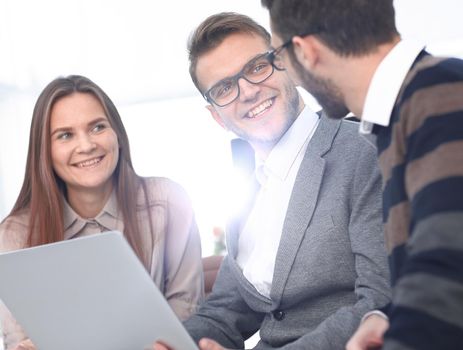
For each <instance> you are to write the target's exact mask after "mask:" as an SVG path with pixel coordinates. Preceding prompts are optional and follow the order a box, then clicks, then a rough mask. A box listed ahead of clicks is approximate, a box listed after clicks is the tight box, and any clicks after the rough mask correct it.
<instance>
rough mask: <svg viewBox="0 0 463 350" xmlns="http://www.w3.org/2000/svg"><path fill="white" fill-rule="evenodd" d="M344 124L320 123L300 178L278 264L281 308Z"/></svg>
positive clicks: (274, 294) (276, 297)
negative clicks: (327, 161) (328, 159)
mask: <svg viewBox="0 0 463 350" xmlns="http://www.w3.org/2000/svg"><path fill="white" fill-rule="evenodd" d="M340 124H341V122H340V121H338V120H330V119H328V118H327V117H322V118H321V119H320V124H319V125H318V127H317V130H316V131H315V133H314V135H313V137H312V139H311V140H310V142H309V145H308V147H307V150H306V153H305V156H304V159H303V160H302V163H301V166H300V168H299V172H298V174H297V176H296V180H295V183H294V187H293V191H292V194H291V198H290V200H289V205H288V210H287V213H286V218H285V222H284V224H283V232H282V235H281V240H280V245H279V247H278V253H277V256H276V260H275V271H274V275H273V282H272V290H271V292H270V297H271V299H272V301H273V302H274V305H275V307H277V306H278V305H279V302H280V300H281V296H282V294H283V290H284V287H285V285H286V281H287V279H288V276H289V273H290V271H291V268H292V266H293V263H294V260H295V258H296V255H297V253H298V249H299V246H300V244H301V242H302V239H303V238H304V235H305V232H306V230H307V227H308V226H309V224H310V221H311V219H312V215H313V212H314V209H315V206H316V205H317V200H318V194H319V191H320V187H321V184H322V181H323V173H324V170H325V160H324V159H323V156H324V155H325V154H326V153H327V152H328V151H329V150H330V148H331V145H332V143H333V140H334V137H335V135H336V133H337V131H338V129H339V126H340Z"/></svg>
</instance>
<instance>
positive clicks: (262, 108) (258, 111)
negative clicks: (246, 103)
mask: <svg viewBox="0 0 463 350" xmlns="http://www.w3.org/2000/svg"><path fill="white" fill-rule="evenodd" d="M272 104H273V101H272V100H267V101H265V102H263V103H262V104H260V105H259V106H257V107H256V108H254V109H252V110H251V111H249V113H248V118H255V117H256V116H257V115H259V114H261V113H262V112H263V111H265V110H266V109H267V108H269V107H270V106H271V105H272Z"/></svg>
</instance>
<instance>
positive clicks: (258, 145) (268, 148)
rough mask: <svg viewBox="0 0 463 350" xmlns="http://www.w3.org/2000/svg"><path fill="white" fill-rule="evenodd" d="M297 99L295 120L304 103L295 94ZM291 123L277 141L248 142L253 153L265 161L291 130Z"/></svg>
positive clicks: (298, 95) (299, 96) (300, 97)
mask: <svg viewBox="0 0 463 350" xmlns="http://www.w3.org/2000/svg"><path fill="white" fill-rule="evenodd" d="M297 98H298V99H297V107H296V108H295V109H294V111H295V112H296V114H297V118H299V116H300V115H301V113H302V111H303V109H304V107H305V103H304V100H303V99H302V96H301V95H300V94H299V93H298V94H297ZM293 123H294V122H293ZM293 123H292V124H291V125H290V126H289V127H288V129H287V130H286V131H285V132H284V134H283V135H281V136H280V138H279V139H278V140H272V141H268V142H265V141H261V142H259V141H248V142H249V143H250V144H251V146H252V148H253V149H254V152H255V154H256V155H257V157H258V158H260V159H262V160H264V161H265V160H266V159H267V157H268V156H269V154H270V152H272V150H273V148H274V147H275V146H276V145H277V143H278V142H280V140H281V138H282V137H283V136H284V135H285V134H286V132H287V131H288V130H289V129H290V128H291V126H292V125H293Z"/></svg>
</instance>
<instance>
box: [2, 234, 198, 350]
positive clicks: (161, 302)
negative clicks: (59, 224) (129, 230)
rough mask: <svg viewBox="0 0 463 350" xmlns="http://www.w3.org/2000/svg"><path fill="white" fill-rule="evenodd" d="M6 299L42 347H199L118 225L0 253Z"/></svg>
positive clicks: (88, 349) (95, 349) (69, 349)
mask: <svg viewBox="0 0 463 350" xmlns="http://www.w3.org/2000/svg"><path fill="white" fill-rule="evenodd" d="M0 299H2V300H3V302H4V303H5V305H6V306H7V307H8V309H9V310H10V311H11V313H12V314H13V316H14V317H15V318H16V320H17V321H18V322H19V324H20V325H21V326H22V327H23V328H24V330H25V332H26V334H27V335H28V336H29V337H30V339H31V340H32V341H33V342H34V344H35V345H36V347H37V348H38V349H46V350H63V349H67V350H82V349H85V350H118V349H119V350H138V349H139V350H142V349H143V348H144V347H145V346H147V345H149V344H152V343H153V342H154V341H155V340H160V341H162V342H164V343H166V344H167V345H169V346H171V347H172V348H174V349H177V350H180V349H187V350H189V349H191V350H197V347H196V345H195V343H194V342H193V340H192V339H191V338H190V336H189V335H188V333H187V332H186V330H185V329H184V328H183V326H182V324H181V322H180V321H179V320H178V319H177V317H176V315H175V314H174V312H173V311H172V309H171V308H170V306H169V304H168V303H167V301H166V300H165V298H164V296H163V295H162V293H161V292H160V291H159V289H158V288H157V287H156V285H155V284H154V282H153V281H152V279H151V278H150V276H149V274H148V273H147V271H146V270H145V268H144V266H143V265H142V263H141V262H140V261H139V260H138V258H137V257H136V255H135V253H134V252H133V250H132V249H131V247H130V246H129V244H128V243H127V241H126V240H125V238H124V237H123V236H122V234H121V233H119V232H116V231H111V232H107V233H102V234H96V235H91V236H86V237H82V238H75V239H71V240H67V241H62V242H58V243H52V244H47V245H42V246H38V247H32V248H27V249H22V250H17V251H12V252H7V253H3V254H0Z"/></svg>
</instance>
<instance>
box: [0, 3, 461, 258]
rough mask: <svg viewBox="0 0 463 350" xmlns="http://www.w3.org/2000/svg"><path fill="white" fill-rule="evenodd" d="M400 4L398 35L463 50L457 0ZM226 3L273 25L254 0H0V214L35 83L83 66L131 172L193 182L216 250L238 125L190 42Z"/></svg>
mask: <svg viewBox="0 0 463 350" xmlns="http://www.w3.org/2000/svg"><path fill="white" fill-rule="evenodd" d="M376 1H379V0H376ZM161 4H162V5H161ZM395 6H396V12H397V24H398V28H399V30H400V32H401V33H402V35H403V37H405V38H412V39H416V40H420V41H422V42H423V43H425V44H427V45H428V49H429V51H431V52H432V53H435V54H441V55H454V56H460V57H463V26H461V24H460V21H461V19H460V17H461V13H463V2H461V0H441V1H435V0H396V1H395ZM220 11H237V12H242V13H245V14H247V15H249V16H251V17H253V18H254V19H256V20H257V21H258V22H260V23H261V24H263V25H264V26H265V27H267V28H268V18H267V12H266V11H265V10H264V9H262V8H261V6H260V1H259V0H252V1H250V0H234V1H224V0H201V1H182V2H174V1H167V2H164V1H163V2H159V1H151V0H150V1H148V0H131V1H124V0H111V1H109V0H107V1H106V0H104V1H103V0H79V1H66V0H0V219H2V218H4V217H5V216H6V215H7V214H8V212H9V211H10V209H11V207H12V205H13V203H14V201H15V199H16V197H17V195H18V192H19V188H20V186H21V183H22V180H23V173H24V166H25V158H26V151H27V145H28V133H29V124H30V120H31V116H32V109H33V105H34V103H35V100H36V99H37V97H38V94H39V92H40V91H41V90H42V89H43V88H44V86H45V85H46V84H47V83H48V82H50V81H51V80H52V79H54V78H56V77H57V76H60V75H68V74H81V75H85V76H87V77H89V78H90V79H92V80H93V81H95V82H96V83H97V84H98V85H100V86H101V87H102V88H103V89H104V90H105V91H106V92H107V93H108V95H109V96H110V97H111V98H112V100H113V101H114V102H115V104H116V106H117V107H118V109H119V112H120V113H121V115H122V118H123V121H124V124H125V126H126V129H127V131H128V133H129V139H130V143H131V149H132V156H133V160H134V165H135V168H136V171H137V172H138V173H139V174H140V175H144V176H167V177H170V178H172V179H174V180H175V181H177V182H179V183H180V184H181V185H183V186H184V187H185V188H186V190H187V191H188V193H189V195H190V197H191V200H192V202H193V205H194V208H195V211H196V216H197V221H198V224H199V226H200V230H201V234H202V241H203V255H204V256H206V255H210V254H212V253H214V246H215V247H217V242H216V240H217V238H214V237H217V236H218V235H220V232H221V230H223V227H224V223H225V220H226V215H227V212H228V211H229V208H230V205H231V203H232V199H231V198H232V196H233V194H236V193H237V190H238V189H239V188H235V187H233V186H231V184H232V183H233V182H232V177H235V174H234V170H233V166H232V156H231V147H230V140H231V139H232V138H233V137H234V136H233V135H231V134H228V133H226V132H225V131H223V130H222V129H221V128H220V127H219V126H218V125H217V124H216V123H215V122H214V121H213V120H212V118H211V117H210V115H209V113H208V112H207V110H206V109H205V108H204V107H205V105H206V103H205V101H204V100H203V99H202V97H201V96H200V95H199V94H198V92H197V91H196V90H195V88H194V86H193V84H192V83H191V81H190V78H189V74H188V61H187V52H186V42H187V38H188V36H189V34H190V32H191V31H192V30H193V29H194V28H195V27H196V26H197V25H198V24H199V22H200V21H202V20H203V19H204V18H205V17H206V16H208V15H211V14H213V13H216V12H220ZM307 101H308V103H309V104H312V103H313V101H312V100H311V99H310V96H308V97H307ZM314 108H316V105H314ZM214 233H215V235H214Z"/></svg>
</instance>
